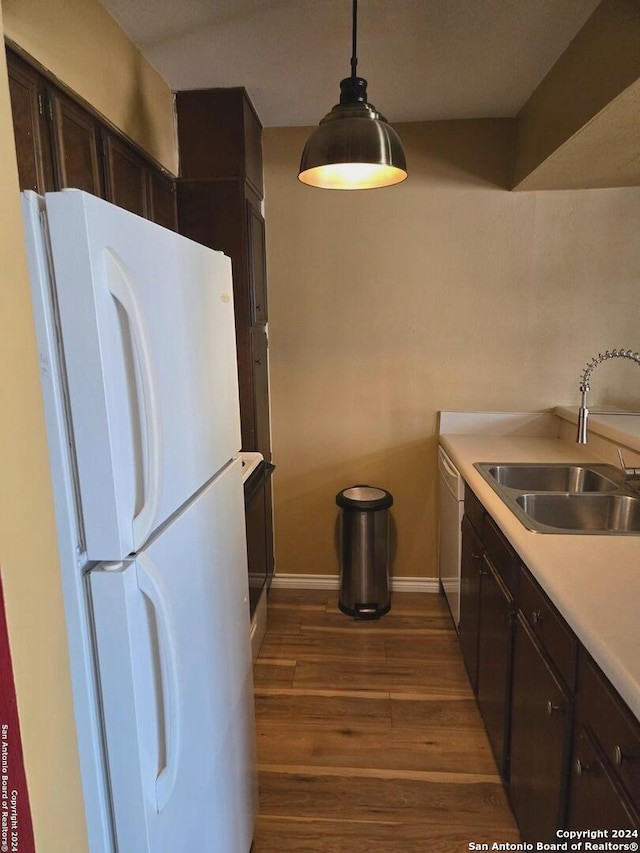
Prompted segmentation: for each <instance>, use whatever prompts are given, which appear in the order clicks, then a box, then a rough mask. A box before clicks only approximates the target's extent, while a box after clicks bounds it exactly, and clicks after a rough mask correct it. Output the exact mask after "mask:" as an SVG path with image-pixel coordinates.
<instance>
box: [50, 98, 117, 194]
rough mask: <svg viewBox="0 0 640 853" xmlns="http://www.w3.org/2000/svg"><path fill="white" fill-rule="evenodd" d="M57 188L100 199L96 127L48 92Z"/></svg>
mask: <svg viewBox="0 0 640 853" xmlns="http://www.w3.org/2000/svg"><path fill="white" fill-rule="evenodd" d="M47 97H48V99H49V102H50V104H51V110H52V113H53V149H54V168H55V172H56V185H57V189H64V188H65V187H73V188H74V189H78V190H86V191H87V192H89V193H93V195H97V196H102V197H104V181H103V178H102V163H101V160H102V157H101V140H100V125H99V123H98V122H97V121H96V119H94V118H93V116H92V115H90V114H89V113H87V112H86V110H84V109H83V108H82V107H80V106H79V105H78V104H76V103H75V102H74V101H72V100H71V98H69V97H67V96H66V95H65V94H63V93H62V92H56V91H55V90H51V89H49V90H48V92H47Z"/></svg>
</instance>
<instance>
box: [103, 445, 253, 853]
mask: <svg viewBox="0 0 640 853" xmlns="http://www.w3.org/2000/svg"><path fill="white" fill-rule="evenodd" d="M241 467H242V466H241V462H240V460H237V461H235V462H233V463H232V464H231V465H230V466H229V467H228V468H227V469H225V470H224V471H223V473H222V474H221V475H220V476H219V477H218V478H216V480H215V481H214V482H213V483H212V484H211V485H210V486H208V487H207V488H206V489H205V490H204V491H203V493H202V494H201V495H200V497H199V498H198V499H197V500H196V501H195V502H194V503H193V504H191V505H190V506H189V508H188V509H186V510H184V511H183V512H182V513H181V514H180V515H179V516H178V517H177V518H175V519H174V520H173V521H172V523H171V524H170V525H169V526H167V527H166V528H165V529H164V530H163V531H162V533H161V535H160V536H158V537H157V538H156V540H155V541H153V542H152V543H151V544H150V545H149V546H148V548H146V549H145V550H144V551H143V552H142V553H140V554H139V555H137V558H136V560H135V561H133V562H128V563H125V564H124V565H123V566H122V567H120V568H118V567H116V568H115V569H113V568H112V570H107V568H105V567H103V568H101V569H97V570H95V571H93V572H91V573H90V587H91V597H92V603H93V612H94V621H95V639H96V646H97V661H98V669H99V679H100V686H101V692H102V706H103V718H104V736H105V744H106V753H107V763H108V768H109V777H110V781H111V795H112V803H113V813H114V822H115V834H116V838H117V842H118V850H120V851H121V852H122V853H193V851H205V850H206V851H207V853H248V850H249V848H250V846H251V839H252V833H253V823H254V815H255V810H256V807H257V796H256V774H255V742H254V737H255V736H254V715H253V683H252V663H251V650H250V642H249V629H250V623H249V608H248V587H247V563H246V545H245V532H244V499H243V490H242V472H241Z"/></svg>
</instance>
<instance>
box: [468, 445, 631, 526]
mask: <svg viewBox="0 0 640 853" xmlns="http://www.w3.org/2000/svg"><path fill="white" fill-rule="evenodd" d="M475 467H476V468H477V469H478V471H479V472H480V473H481V474H482V476H483V477H484V478H485V480H486V481H487V482H488V483H489V484H490V485H491V487H492V488H493V489H494V491H495V492H496V493H497V494H498V495H499V496H500V497H501V498H502V500H503V501H504V503H505V504H506V505H507V506H508V507H509V509H510V510H511V511H512V512H513V513H514V515H515V516H517V518H518V519H519V520H520V521H521V522H522V524H523V525H524V526H525V527H526V528H528V529H529V530H533V531H535V532H537V533H591V534H606V535H616V536H620V535H625V534H632V535H640V495H638V494H637V493H635V492H634V491H633V490H631V489H630V488H629V486H628V485H627V484H626V482H625V480H624V476H623V474H622V472H621V471H620V469H619V468H616V467H614V466H613V465H604V464H603V465H600V464H593V465H591V464H587V463H582V462H577V463H568V464H567V463H560V464H545V463H541V464H533V463H515V462H514V463H508V464H507V463H495V462H493V463H492V462H484V463H476V465H475Z"/></svg>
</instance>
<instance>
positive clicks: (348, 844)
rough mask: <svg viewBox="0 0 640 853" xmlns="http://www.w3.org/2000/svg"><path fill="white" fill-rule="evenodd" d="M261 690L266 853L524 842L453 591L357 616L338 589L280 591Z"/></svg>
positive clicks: (261, 661) (257, 849)
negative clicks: (376, 616) (370, 616)
mask: <svg viewBox="0 0 640 853" xmlns="http://www.w3.org/2000/svg"><path fill="white" fill-rule="evenodd" d="M255 692H256V724H257V739H258V770H259V786H260V811H259V817H258V823H257V829H256V836H255V841H254V844H253V847H252V853H288V851H312V852H313V853H316V852H317V853H330V851H349V852H350V853H365V851H366V853H376V851H392V852H393V853H395V851H397V853H414V851H415V853H417V851H421V853H427V851H433V853H461V851H468V850H469V849H470V847H469V845H470V842H476V843H478V844H479V843H488V844H489V847H490V846H491V844H492V843H493V842H494V841H496V842H516V841H519V840H520V837H519V835H518V831H517V828H516V825H515V822H514V819H513V816H512V814H511V811H510V809H509V805H508V803H507V799H506V796H505V794H504V791H503V788H502V784H501V782H500V778H499V776H498V772H497V769H496V765H495V762H494V760H493V756H492V753H491V749H490V747H489V743H488V741H487V737H486V734H485V730H484V726H483V723H482V720H481V718H480V715H479V712H478V710H477V708H476V704H475V700H474V698H473V694H472V692H471V688H470V687H469V683H468V681H467V677H466V674H465V670H464V665H463V663H462V658H461V655H460V651H459V647H458V640H457V637H456V634H455V631H454V629H453V626H452V623H451V619H450V617H449V614H448V610H447V608H446V603H445V602H444V599H443V598H441V597H440V596H437V595H429V594H426V593H395V594H394V595H393V597H392V607H391V611H390V612H389V613H388V614H387V615H386V616H383V617H382V619H380V620H379V621H377V622H355V621H354V620H352V619H350V618H349V617H347V616H345V615H343V614H342V613H341V612H340V611H339V610H338V609H337V593H336V592H327V591H320V590H304V591H303V590H273V591H272V592H271V594H270V599H269V621H268V630H267V634H266V636H265V640H264V643H263V646H262V649H261V652H260V656H259V658H258V661H257V663H256V667H255ZM476 849H481V848H476Z"/></svg>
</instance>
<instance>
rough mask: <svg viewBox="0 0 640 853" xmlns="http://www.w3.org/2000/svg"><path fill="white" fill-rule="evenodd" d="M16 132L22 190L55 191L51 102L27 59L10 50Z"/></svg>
mask: <svg viewBox="0 0 640 853" xmlns="http://www.w3.org/2000/svg"><path fill="white" fill-rule="evenodd" d="M7 71H8V74H9V94H10V96H11V113H12V116H13V134H14V138H15V143H16V157H17V160H18V179H19V182H20V189H21V190H35V191H36V192H38V193H45V192H49V191H50V190H54V189H55V188H56V187H55V182H54V175H53V158H52V155H51V127H50V124H49V121H48V119H49V103H48V101H47V100H46V96H45V88H44V85H43V81H42V78H41V77H40V75H39V74H38V73H37V72H36V71H34V70H33V69H32V68H31V67H30V66H29V65H27V64H26V62H23V61H22V60H21V59H19V58H18V57H17V56H15V55H14V54H13V53H11V52H10V51H8V52H7Z"/></svg>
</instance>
